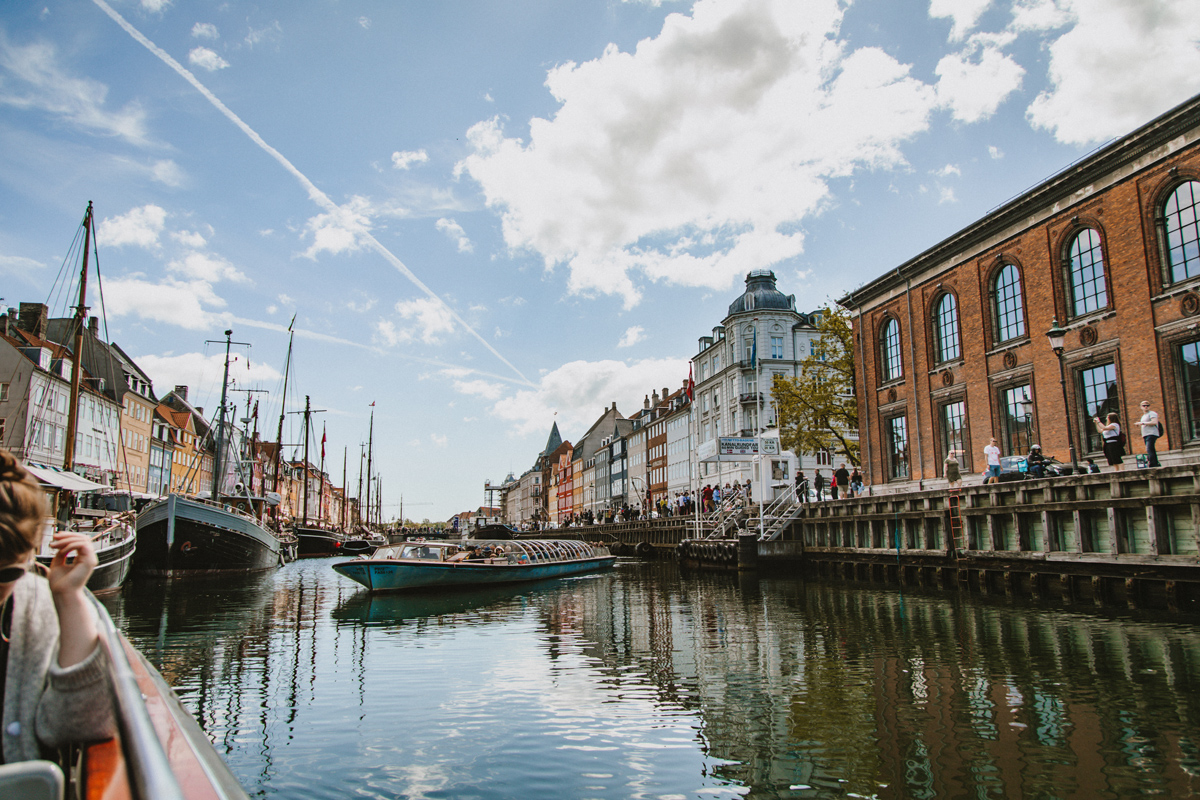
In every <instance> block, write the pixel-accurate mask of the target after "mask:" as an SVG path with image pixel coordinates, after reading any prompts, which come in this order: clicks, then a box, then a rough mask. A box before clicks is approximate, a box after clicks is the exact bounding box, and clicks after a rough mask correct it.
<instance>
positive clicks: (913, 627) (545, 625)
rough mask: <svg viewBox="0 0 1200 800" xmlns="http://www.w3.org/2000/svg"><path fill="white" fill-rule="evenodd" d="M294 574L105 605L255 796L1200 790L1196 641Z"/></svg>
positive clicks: (731, 583) (959, 602) (913, 599)
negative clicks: (404, 591) (376, 593)
mask: <svg viewBox="0 0 1200 800" xmlns="http://www.w3.org/2000/svg"><path fill="white" fill-rule="evenodd" d="M331 563H333V562H332V561H329V560H307V561H300V562H296V563H293V564H289V565H288V566H286V567H283V568H281V569H280V570H278V571H276V572H273V573H270V574H266V575H262V576H258V577H255V578H251V579H238V580H229V579H222V580H207V579H205V580H198V579H190V580H181V581H175V582H154V581H146V580H135V581H133V582H132V583H130V584H129V585H128V586H126V587H125V589H124V590H123V592H122V593H121V594H120V595H118V596H116V597H114V598H112V599H110V600H109V601H108V605H109V607H110V610H111V611H112V613H113V616H114V619H116V620H117V624H118V625H119V626H120V627H121V628H122V629H123V630H124V631H125V632H126V634H127V635H128V636H129V638H130V639H131V640H132V642H133V643H134V645H136V646H137V647H138V648H140V649H141V651H142V652H143V653H145V654H146V656H147V657H148V658H149V660H150V661H151V662H152V663H154V664H155V666H157V667H158V668H159V670H160V671H161V672H162V673H163V675H164V677H165V678H166V679H167V681H168V682H169V683H170V684H171V685H172V686H173V687H174V688H175V691H176V692H177V693H178V694H179V696H180V698H181V699H182V700H183V702H184V703H185V704H186V705H187V706H188V708H189V709H191V711H192V712H193V713H194V714H195V715H196V718H197V719H198V721H199V722H200V725H201V726H202V727H203V728H204V730H205V731H206V732H207V733H208V735H209V737H210V738H211V739H212V741H213V742H214V744H215V745H216V747H217V750H218V751H219V752H220V753H221V754H222V755H223V756H224V757H225V759H226V761H227V762H228V763H229V765H230V767H231V768H232V770H233V772H234V774H235V775H236V776H237V777H238V779H239V780H240V781H241V782H242V785H243V786H245V787H246V789H247V791H248V792H249V794H250V795H251V796H252V797H271V798H343V797H355V798H522V800H529V799H530V798H533V799H534V800H537V799H540V798H547V799H549V798H554V799H555V800H558V799H559V798H668V799H674V798H721V797H733V796H744V797H749V798H842V797H857V798H871V797H877V798H933V797H939V798H940V797H974V798H985V797H997V798H1000V797H1004V798H1011V797H1030V798H1034V797H1036V798H1060V797H1061V798H1065V797H1086V798H1122V797H1129V796H1131V795H1141V794H1158V795H1162V796H1166V797H1187V796H1193V795H1200V625H1198V624H1197V621H1196V620H1187V619H1181V618H1168V617H1155V616H1151V615H1146V614H1142V613H1137V614H1136V615H1135V614H1134V612H1129V613H1119V612H1116V611H1106V610H1100V609H1091V608H1080V607H1062V606H1041V607H1039V606H1032V605H1019V604H1014V603H1012V602H1008V601H1005V600H1003V599H992V598H980V597H973V596H966V595H960V594H953V593H940V592H939V593H924V594H913V593H910V592H907V591H906V592H904V593H902V592H900V591H899V590H898V589H896V588H888V587H881V586H872V585H862V584H858V585H848V586H843V585H839V584H830V583H817V582H812V581H807V582H806V581H802V580H798V579H797V580H789V579H782V578H771V579H767V578H761V579H759V578H754V577H742V576H735V575H727V574H712V573H700V574H695V573H681V572H680V571H679V569H678V568H677V567H676V566H675V565H674V564H661V563H641V562H636V561H628V562H627V561H621V562H618V564H617V567H616V569H615V570H613V571H611V572H608V573H604V574H599V575H592V576H585V577H579V578H575V579H567V580H560V581H552V582H546V583H539V584H536V585H525V586H521V587H514V588H507V589H489V590H486V591H478V592H456V593H453V594H447V595H443V596H435V595H434V596H431V595H424V596H397V595H393V596H380V597H371V596H369V595H367V594H366V593H364V592H362V591H360V590H359V589H358V587H357V586H356V585H355V584H352V583H351V582H350V581H348V580H346V579H344V578H341V577H340V576H338V575H336V574H335V573H334V572H333V571H332V569H331V568H330V565H331Z"/></svg>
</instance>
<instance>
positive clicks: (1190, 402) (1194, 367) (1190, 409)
mask: <svg viewBox="0 0 1200 800" xmlns="http://www.w3.org/2000/svg"><path fill="white" fill-rule="evenodd" d="M1179 362H1180V370H1181V371H1182V373H1183V376H1182V377H1183V402H1184V404H1185V405H1186V409H1185V412H1186V413H1187V422H1188V430H1189V431H1191V436H1190V438H1192V439H1195V438H1197V437H1200V342H1189V343H1188V344H1185V345H1183V346H1182V347H1180V348H1179Z"/></svg>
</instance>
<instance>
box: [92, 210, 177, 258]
mask: <svg viewBox="0 0 1200 800" xmlns="http://www.w3.org/2000/svg"><path fill="white" fill-rule="evenodd" d="M166 219H167V212H166V210H165V209H164V208H162V207H161V206H156V205H154V204H153V203H147V204H146V205H144V206H140V207H138V208H132V209H130V210H129V211H127V212H125V213H124V214H121V215H118V216H116V217H112V218H111V219H105V220H103V221H102V222H101V223H100V224H99V225H97V226H96V229H97V233H96V235H97V237H99V239H100V243H101V244H104V245H106V246H108V247H122V246H124V245H127V244H131V245H134V246H136V247H144V248H146V249H149V250H153V249H155V248H157V247H158V235H159V234H160V233H162V229H163V225H164V223H165V222H166Z"/></svg>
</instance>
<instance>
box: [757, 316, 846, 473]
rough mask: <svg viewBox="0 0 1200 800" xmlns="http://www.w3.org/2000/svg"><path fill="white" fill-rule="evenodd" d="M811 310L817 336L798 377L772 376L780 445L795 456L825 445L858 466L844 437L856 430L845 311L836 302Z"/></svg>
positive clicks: (802, 363)
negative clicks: (815, 318) (815, 316)
mask: <svg viewBox="0 0 1200 800" xmlns="http://www.w3.org/2000/svg"><path fill="white" fill-rule="evenodd" d="M817 313H818V314H819V316H820V319H819V321H818V322H817V337H816V338H815V339H813V352H812V353H811V354H809V355H808V356H806V357H805V359H804V360H803V362H801V366H802V370H801V373H800V377H798V378H789V377H785V376H782V375H777V376H776V377H775V381H774V383H773V385H772V386H771V397H772V398H773V399H774V401H775V405H776V408H778V413H779V434H780V439H781V443H782V444H783V446H784V447H785V448H786V449H788V450H791V451H792V452H794V453H797V454H800V453H816V452H818V451H819V450H821V449H822V448H828V449H829V451H830V452H831V453H834V454H835V455H841V456H844V457H845V458H846V459H847V460H848V461H849V462H850V463H851V464H853V465H855V466H858V464H859V457H858V452H859V451H858V440H857V439H852V438H850V434H854V433H857V431H858V403H857V401H856V400H855V397H854V334H853V331H852V329H851V327H850V314H849V312H847V311H846V310H845V309H842V308H839V307H836V306H835V307H832V308H824V309H821V310H820V311H819V312H817Z"/></svg>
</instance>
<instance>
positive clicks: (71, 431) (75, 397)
mask: <svg viewBox="0 0 1200 800" xmlns="http://www.w3.org/2000/svg"><path fill="white" fill-rule="evenodd" d="M92 226H93V221H92V201H91V200H89V201H88V205H87V211H86V212H85V213H84V215H83V269H82V270H81V272H80V277H79V305H77V306H75V344H74V347H75V353H74V356H75V357H74V358H73V359H72V360H71V404H70V410H69V411H68V414H67V441H66V442H64V444H65V447H64V448H63V469H64V470H66V471H67V472H71V471H72V468H73V467H74V466H75V437H76V435H77V432H78V428H79V390H80V384H81V383H82V382H83V326H84V325H85V324H86V323H87V312H88V307H87V274H88V250H89V249H90V248H91V242H92V237H91V234H92Z"/></svg>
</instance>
